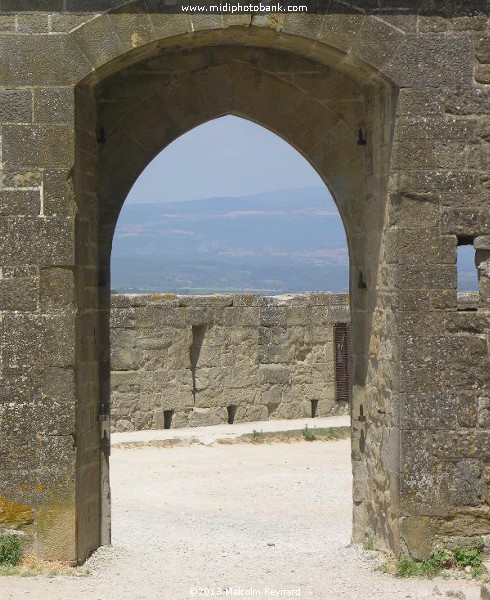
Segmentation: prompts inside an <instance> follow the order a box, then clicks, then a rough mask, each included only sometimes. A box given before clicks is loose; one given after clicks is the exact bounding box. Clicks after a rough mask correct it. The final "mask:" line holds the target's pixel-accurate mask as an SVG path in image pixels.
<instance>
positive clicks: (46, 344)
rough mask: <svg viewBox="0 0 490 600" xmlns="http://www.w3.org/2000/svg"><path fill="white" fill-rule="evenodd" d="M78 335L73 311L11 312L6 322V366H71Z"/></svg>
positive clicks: (14, 367) (4, 329) (4, 332)
mask: <svg viewBox="0 0 490 600" xmlns="http://www.w3.org/2000/svg"><path fill="white" fill-rule="evenodd" d="M74 339H75V317H74V314H72V313H66V314H61V315H52V316H51V315H31V314H22V313H19V314H11V315H7V316H6V317H5V318H4V322H3V340H4V342H3V344H4V353H3V357H4V360H5V366H6V367H7V368H10V369H17V368H19V367H26V368H32V367H36V366H46V367H48V366H50V367H71V366H73V362H74V344H73V340H74Z"/></svg>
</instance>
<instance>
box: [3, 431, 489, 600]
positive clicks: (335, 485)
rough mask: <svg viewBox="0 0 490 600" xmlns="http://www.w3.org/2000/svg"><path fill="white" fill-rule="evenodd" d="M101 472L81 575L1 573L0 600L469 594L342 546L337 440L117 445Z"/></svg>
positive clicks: (344, 501)
mask: <svg viewBox="0 0 490 600" xmlns="http://www.w3.org/2000/svg"><path fill="white" fill-rule="evenodd" d="M111 469H112V495H113V546H112V547H106V548H102V549H101V550H99V551H98V552H97V553H96V554H95V555H94V556H92V557H91V558H90V560H89V561H88V562H87V564H86V566H87V567H88V568H89V569H90V575H87V576H84V577H54V578H48V577H35V578H20V577H4V578H1V579H0V599H1V600H19V599H30V600H82V599H83V600H149V599H151V600H188V599H189V598H192V597H197V598H213V597H214V598H216V597H224V598H238V597H241V598H245V597H255V598H273V597H276V598H277V597H301V598H321V599H322V600H334V599H335V600H337V599H342V600H359V599H363V600H395V599H398V598H412V599H414V600H428V599H431V600H432V599H434V598H439V599H442V598H446V597H451V596H446V593H447V591H451V590H454V591H459V590H464V593H465V596H466V599H467V600H474V599H476V598H479V593H478V589H479V587H478V586H476V585H475V584H468V583H466V582H463V581H456V582H454V581H453V582H451V581H444V580H437V581H420V580H402V579H396V578H394V577H392V576H389V575H385V574H383V573H381V572H379V571H377V570H376V564H377V559H376V558H374V557H375V556H376V554H375V553H371V552H366V551H364V550H362V549H361V548H359V547H351V546H349V540H350V533H351V473H350V448H349V441H347V440H342V441H336V442H319V441H317V442H296V443H290V444H287V443H274V444H258V445H254V444H231V445H221V444H217V443H215V444H213V445H211V446H207V445H199V444H194V445H189V446H176V447H172V448H154V447H153V448H133V449H122V448H116V449H114V450H113V453H112V464H111ZM200 588H202V593H199V592H201V590H200ZM205 588H207V590H206V589H205ZM227 589H228V592H226V591H225V590H227ZM280 590H294V594H295V595H289V596H287V595H285V593H284V592H283V594H282V595H280V594H278V593H277V592H279V591H280ZM298 590H299V595H298ZM274 591H277V592H274ZM292 593H293V592H291V593H290V594H292ZM273 594H275V595H273ZM453 597H454V596H453ZM459 597H460V598H461V597H462V596H459Z"/></svg>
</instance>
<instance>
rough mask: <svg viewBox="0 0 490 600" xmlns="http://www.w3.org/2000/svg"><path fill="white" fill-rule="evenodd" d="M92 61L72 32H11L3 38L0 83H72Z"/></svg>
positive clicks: (0, 48)
mask: <svg viewBox="0 0 490 600" xmlns="http://www.w3.org/2000/svg"><path fill="white" fill-rule="evenodd" d="M89 72H90V64H89V63H88V62H87V59H86V58H85V56H84V55H83V54H82V53H81V52H80V50H79V49H78V48H77V47H76V45H75V44H74V42H73V40H72V39H71V38H70V37H69V36H64V35H53V36H40V35H9V36H8V38H7V37H2V38H0V85H2V86H17V85H19V86H26V85H71V84H75V83H77V82H78V81H80V80H81V79H82V78H83V77H84V76H85V75H87V74H88V73H89Z"/></svg>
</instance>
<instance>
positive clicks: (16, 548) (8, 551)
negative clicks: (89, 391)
mask: <svg viewBox="0 0 490 600" xmlns="http://www.w3.org/2000/svg"><path fill="white" fill-rule="evenodd" d="M21 558H22V546H21V544H20V538H19V536H18V535H17V534H15V533H2V534H0V565H2V566H8V567H15V566H16V565H17V564H18V563H19V561H20V559H21Z"/></svg>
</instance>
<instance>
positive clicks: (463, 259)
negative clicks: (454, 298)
mask: <svg viewBox="0 0 490 600" xmlns="http://www.w3.org/2000/svg"><path fill="white" fill-rule="evenodd" d="M473 243H474V239H473V237H471V236H459V237H458V249H457V262H456V268H457V277H458V284H457V285H458V287H457V291H458V310H462V311H474V310H476V309H477V308H478V294H477V292H478V287H479V284H478V269H477V268H476V261H475V258H476V257H475V247H474V245H473Z"/></svg>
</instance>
